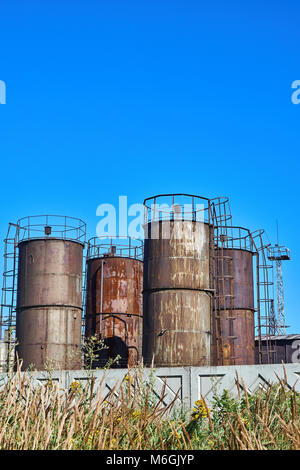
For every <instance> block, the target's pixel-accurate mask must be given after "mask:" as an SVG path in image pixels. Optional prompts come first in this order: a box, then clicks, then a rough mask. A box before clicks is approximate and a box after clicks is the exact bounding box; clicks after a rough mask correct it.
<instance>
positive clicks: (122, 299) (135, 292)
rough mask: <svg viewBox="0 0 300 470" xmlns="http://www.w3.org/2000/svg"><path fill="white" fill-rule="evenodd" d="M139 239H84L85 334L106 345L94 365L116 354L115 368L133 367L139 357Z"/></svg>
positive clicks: (140, 264) (141, 257) (141, 307)
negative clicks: (85, 241) (86, 245)
mask: <svg viewBox="0 0 300 470" xmlns="http://www.w3.org/2000/svg"><path fill="white" fill-rule="evenodd" d="M142 260H143V242H142V241H141V240H135V239H133V238H121V237H119V238H118V239H115V240H112V239H111V240H110V241H109V242H108V243H105V242H104V240H103V239H101V238H92V239H91V240H89V242H88V254H87V268H86V312H85V337H86V338H89V337H91V336H95V335H96V337H97V338H99V339H100V338H101V339H102V340H103V341H104V344H105V346H106V347H107V348H108V349H106V350H103V351H101V352H100V353H99V358H98V359H97V360H96V361H95V364H94V365H97V366H100V367H103V366H105V364H106V363H107V362H108V361H109V360H113V359H115V358H116V357H117V356H120V359H119V361H118V362H117V363H115V364H114V367H115V366H118V367H127V366H136V365H137V364H138V363H139V362H140V361H141V358H142V326H143V325H142V318H143V306H142V290H143V261H142Z"/></svg>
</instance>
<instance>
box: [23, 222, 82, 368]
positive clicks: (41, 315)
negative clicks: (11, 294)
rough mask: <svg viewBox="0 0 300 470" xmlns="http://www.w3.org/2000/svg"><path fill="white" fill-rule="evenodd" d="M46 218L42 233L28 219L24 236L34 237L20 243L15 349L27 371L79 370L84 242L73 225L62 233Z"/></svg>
mask: <svg viewBox="0 0 300 470" xmlns="http://www.w3.org/2000/svg"><path fill="white" fill-rule="evenodd" d="M47 217H48V219H47V225H45V227H44V229H45V230H44V237H41V235H40V233H39V230H37V231H33V230H32V225H34V224H33V222H32V220H30V225H29V227H30V229H31V230H29V228H28V227H27V225H26V230H27V231H25V234H26V235H28V236H29V237H32V235H34V236H35V237H36V238H26V236H25V239H23V240H21V241H20V242H19V244H18V250H19V258H18V288H17V308H16V338H17V347H16V352H17V354H18V357H19V359H21V360H22V361H23V365H22V369H24V370H25V369H28V368H29V367H32V368H34V369H37V370H44V369H45V368H48V367H52V368H55V369H80V368H81V327H82V262H83V247H84V244H83V242H82V236H77V237H76V238H77V239H75V234H73V233H72V230H71V229H70V226H69V223H68V224H67V227H69V229H66V231H65V232H62V233H60V232H59V231H58V232H57V231H56V230H55V228H54V227H53V225H50V223H51V221H49V217H51V216H47ZM71 220H72V223H74V221H75V220H77V219H73V218H72V219H71ZM34 222H36V219H34ZM79 222H80V223H81V221H79ZM36 225H38V227H39V228H40V225H39V224H36ZM41 225H43V224H41ZM23 227H24V222H23ZM71 227H72V226H71ZM82 227H83V226H82ZM52 233H53V235H55V236H54V237H52V236H51V235H52ZM76 233H77V232H76ZM80 234H81V235H82V233H81V232H80ZM84 234H85V224H84ZM72 236H74V239H72V238H71V237H72ZM59 237H61V238H59Z"/></svg>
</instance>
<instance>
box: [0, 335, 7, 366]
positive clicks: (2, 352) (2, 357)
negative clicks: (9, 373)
mask: <svg viewBox="0 0 300 470" xmlns="http://www.w3.org/2000/svg"><path fill="white" fill-rule="evenodd" d="M6 361H7V343H5V342H4V341H3V340H0V372H3V371H5V370H6Z"/></svg>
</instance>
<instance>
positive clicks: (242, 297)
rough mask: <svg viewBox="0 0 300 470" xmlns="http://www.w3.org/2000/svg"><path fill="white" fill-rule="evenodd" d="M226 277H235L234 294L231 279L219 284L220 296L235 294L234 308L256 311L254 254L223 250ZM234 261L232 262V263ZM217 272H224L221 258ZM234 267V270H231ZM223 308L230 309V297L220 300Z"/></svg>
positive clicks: (243, 251)
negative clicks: (231, 288)
mask: <svg viewBox="0 0 300 470" xmlns="http://www.w3.org/2000/svg"><path fill="white" fill-rule="evenodd" d="M222 251H223V256H222V257H223V260H224V261H223V263H224V270H223V273H224V277H225V276H232V277H233V292H231V290H230V279H229V277H228V278H227V280H226V279H225V281H224V288H223V279H222V281H220V282H219V295H222V294H223V293H224V294H233V296H234V308H236V309H254V290H253V289H254V288H253V254H252V253H251V252H250V251H246V250H236V249H223V250H222ZM231 260H232V261H231ZM217 263H218V267H217V272H218V273H220V272H222V267H221V263H222V261H221V260H220V258H218V260H217ZM231 266H232V268H231ZM220 305H221V307H222V308H224V307H225V306H226V308H230V297H227V296H226V297H224V298H220Z"/></svg>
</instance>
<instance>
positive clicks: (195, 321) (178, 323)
mask: <svg viewBox="0 0 300 470" xmlns="http://www.w3.org/2000/svg"><path fill="white" fill-rule="evenodd" d="M144 302H145V311H146V312H147V315H146V316H145V320H144V334H143V354H144V360H145V363H146V364H150V363H151V362H152V360H153V363H154V365H155V366H156V367H163V366H172V367H175V366H188V365H193V366H204V365H208V364H210V341H211V337H210V304H211V299H210V295H209V294H207V293H206V292H201V291H197V290H195V291H193V290H187V289H184V290H181V289H176V290H170V289H168V290H162V291H156V292H155V291H153V292H148V293H146V294H145V300H144Z"/></svg>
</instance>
